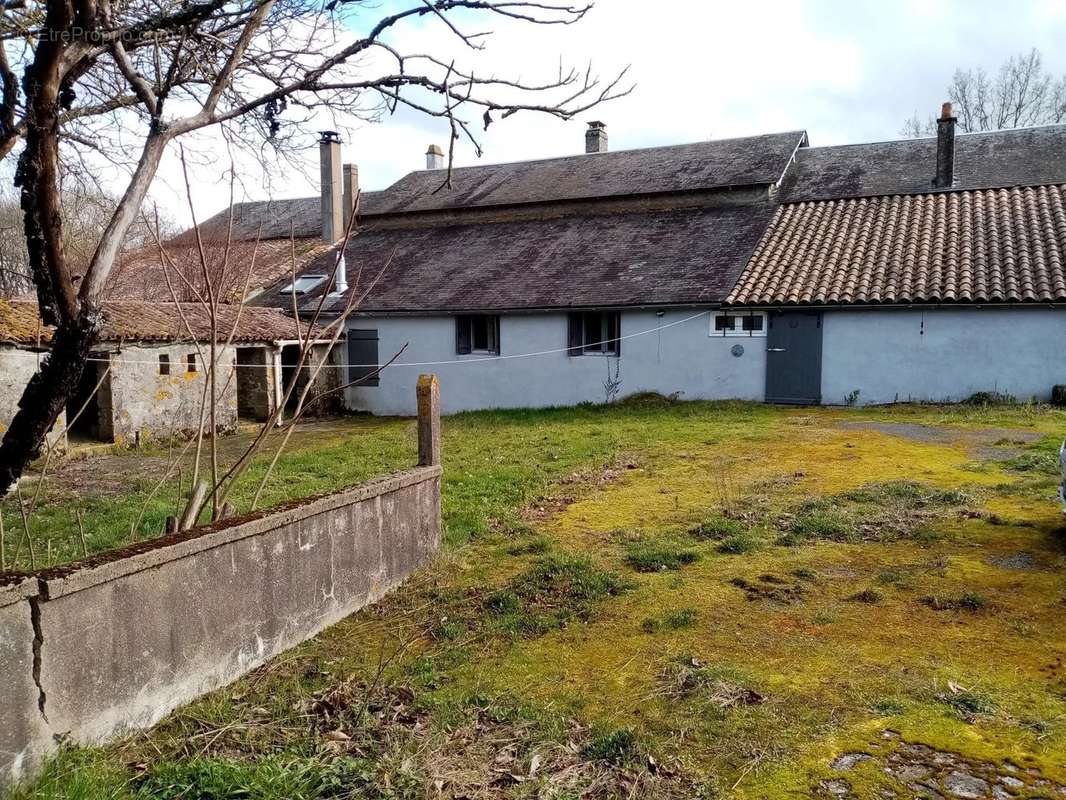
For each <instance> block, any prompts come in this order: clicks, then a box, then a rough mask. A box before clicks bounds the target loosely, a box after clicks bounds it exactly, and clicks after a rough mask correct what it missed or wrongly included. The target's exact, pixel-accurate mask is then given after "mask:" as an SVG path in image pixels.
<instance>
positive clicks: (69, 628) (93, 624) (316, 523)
mask: <svg viewBox="0 0 1066 800" xmlns="http://www.w3.org/2000/svg"><path fill="white" fill-rule="evenodd" d="M424 391H425V392H426V393H428V394H429V396H430V397H431V400H432V402H431V403H430V404H429V405H428V406H427V413H426V414H425V415H424V416H423V417H421V418H420V420H419V421H420V427H421V428H422V429H423V430H422V433H421V436H420V442H424V444H423V445H422V446H421V447H420V457H419V461H420V465H419V466H418V467H416V468H414V469H411V470H407V471H405V472H401V473H397V474H395V475H391V476H388V477H384V478H378V479H375V480H372V481H369V482H367V483H364V484H361V485H359V486H356V487H354V488H351V489H347V490H344V491H341V492H337V493H334V494H330V495H326V496H324V497H320V498H317V499H313V500H309V501H301V502H299V503H294V504H292V505H290V506H288V507H284V508H282V509H280V510H273V511H270V512H264V513H259V514H255V515H251V516H248V517H245V518H238V519H235V520H226V521H224V522H221V523H216V524H214V525H211V526H205V527H202V528H197V529H194V530H192V531H188V532H185V533H179V534H174V535H171V536H167V537H164V538H162V539H159V540H155V541H151V542H145V543H141V544H138V545H134V546H131V547H128V548H125V549H123V550H118V551H113V552H110V553H104V554H102V555H100V556H97V557H94V558H90V559H87V560H86V561H83V562H80V563H77V564H74V565H71V566H69V567H59V568H53V569H50V570H45V571H43V572H40V573H37V574H35V575H32V576H25V577H22V576H7V578H6V581H3V580H0V675H3V676H4V681H3V688H2V690H0V720H2V724H0V785H3V784H4V783H6V782H12V781H17V780H20V779H22V778H25V777H28V776H30V775H32V772H33V770H34V769H35V767H36V766H37V765H38V764H40V762H41V760H42V759H43V758H44V757H46V756H47V755H48V754H49V753H50V752H51V751H52V750H53V749H54V748H55V746H56V744H55V742H56V740H57V739H63V740H68V741H72V742H78V743H86V744H92V743H99V742H103V741H106V740H107V739H109V738H112V737H115V736H117V735H120V734H122V733H125V732H127V731H130V730H133V729H137V728H143V727H147V726H150V725H152V724H154V723H155V722H157V721H158V720H159V719H161V718H162V717H163V716H165V715H166V714H167V713H168V712H170V711H171V710H172V709H174V708H175V707H177V706H179V705H181V704H182V703H186V702H188V701H190V700H192V699H194V698H196V697H198V696H200V695H202V694H204V693H205V692H208V691H211V690H212V689H215V688H218V687H220V686H223V685H225V684H227V683H229V682H230V681H233V680H234V679H236V678H238V677H239V676H241V675H243V674H244V673H246V672H248V671H249V670H251V669H254V668H255V667H257V666H259V665H260V664H262V663H264V662H265V661H267V660H268V659H270V658H272V657H273V656H275V655H277V654H278V653H281V652H282V651H284V650H286V649H287V648H290V647H292V646H293V645H296V644H298V643H300V642H302V641H304V640H305V639H308V638H309V637H311V636H313V635H315V634H316V633H318V632H319V631H321V630H322V629H323V628H326V627H328V626H329V625H332V624H333V623H335V622H337V621H338V620H340V619H342V618H343V617H345V616H347V615H348V614H351V613H353V612H354V611H357V610H358V609H360V608H362V607H363V606H365V605H367V604H369V603H373V602H374V601H376V600H378V599H379V598H381V597H382V596H383V595H384V594H385V593H386V592H387V591H388V590H389V589H391V588H393V587H395V586H396V585H398V584H399V583H401V582H402V581H403V580H404V579H405V578H406V577H407V576H408V575H410V574H411V572H412V571H414V570H416V569H417V568H419V567H421V566H422V565H424V564H425V563H426V562H427V561H428V560H429V559H430V558H431V556H432V555H433V554H434V553H435V552H436V551H437V549H438V547H439V545H440V480H441V467H440V464H439V453H440V449H439V431H436V430H435V426H436V425H437V424H439V422H438V421H439V409H438V407H437V396H436V392H437V390H436V382H435V379H434V380H433V381H432V382H431V383H429V384H427V387H426V389H425V390H424Z"/></svg>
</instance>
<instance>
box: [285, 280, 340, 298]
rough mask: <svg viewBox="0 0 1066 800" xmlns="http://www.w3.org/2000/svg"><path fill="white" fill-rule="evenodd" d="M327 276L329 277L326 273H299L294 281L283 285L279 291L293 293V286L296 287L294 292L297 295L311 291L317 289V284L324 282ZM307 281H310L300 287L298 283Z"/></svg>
mask: <svg viewBox="0 0 1066 800" xmlns="http://www.w3.org/2000/svg"><path fill="white" fill-rule="evenodd" d="M327 277H329V276H328V275H301V276H300V277H299V278H297V279H296V281H295V282H293V283H290V284H287V285H286V286H285V288H284V289H282V290H281V293H282V294H292V293H293V288H292V287H293V286H295V287H296V294H298V295H300V294H307V293H308V292H313V291H314V290H315V289H317V288H318V287H319V286H321V285H322V284H323V283H324V282H325V280H326V278H327ZM307 281H310V283H309V284H308V285H307V286H306V287H305V288H300V284H301V283H302V282H307Z"/></svg>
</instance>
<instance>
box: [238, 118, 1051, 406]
mask: <svg viewBox="0 0 1066 800" xmlns="http://www.w3.org/2000/svg"><path fill="white" fill-rule="evenodd" d="M585 151H586V152H585V153H584V154H583V155H577V156H570V157H564V158H550V159H543V160H533V161H523V162H517V163H510V164H495V165H483V166H474V167H462V168H457V169H455V170H454V171H453V173H452V175H451V178H450V181H449V180H448V175H447V172H446V171H445V170H444V169H443V163H442V158H441V156H440V154H439V149H437V148H431V149H430V152H429V153H428V154H427V163H426V167H427V168H426V169H425V170H420V171H417V172H413V173H410V174H409V175H407V176H406V177H404V178H402V179H400V180H399V181H397V182H396V183H394V184H393V185H391V186H390V187H388V188H387V189H385V190H383V191H379V192H370V193H364V194H363V195H362V196H361V202H360V208H359V218H358V222H359V234H358V236H356V237H354V238H353V239H352V240H351V241H350V242H349V243H348V245H347V247H346V249H345V252H344V253H343V258H342V259H341V261H340V264H341V269H339V270H338V275H337V278H336V280H335V281H331V278H330V276H331V274H332V272H333V269H334V265H335V264H336V263H337V253H336V249H335V248H334V249H332V250H326V251H322V252H316V253H314V254H312V255H311V256H310V257H308V258H307V259H305V260H304V261H303V262H302V263H301V265H300V269H299V278H298V280H297V281H296V282H295V285H294V284H293V281H292V280H291V279H290V278H288V277H285V278H281V279H280V280H279V281H278V282H277V283H276V284H275V285H274V286H273V287H271V288H268V289H266V290H265V291H264V292H262V293H261V294H260V295H259V296H258V297H257V298H256V299H255V301H254V302H255V303H257V304H260V305H264V306H269V305H274V306H278V307H284V306H286V305H288V304H291V301H292V295H293V293H294V292H295V293H296V294H297V297H298V302H299V304H300V305H301V307H303V308H312V307H315V306H317V305H318V304H319V302H320V301H322V302H324V307H325V308H326V309H327V310H328V311H332V312H339V311H340V309H342V308H343V307H344V304H345V302H346V301H347V298H348V297H350V296H351V295H352V293H355V294H356V295H357V296H358V297H360V298H361V301H360V303H359V307H358V310H357V313H356V314H355V315H353V316H352V317H351V318H350V319H349V320H348V321H347V334H348V340H347V347H346V361H347V364H346V372H347V378H348V379H349V380H353V379H354V380H359V381H360V383H358V384H357V385H354V386H351V387H349V388H348V389H347V390H346V391H345V404H346V405H347V407H348V408H350V409H356V410H365V411H370V412H374V413H384V414H395V413H399V414H410V413H412V412H413V410H414V409H413V406H412V400H411V398H412V397H413V394H412V390H413V386H414V382H415V380H416V378H417V375H418V373H419V371H424V370H426V369H432V370H433V371H434V372H436V373H437V374H438V375H439V377H440V381H441V385H442V396H443V402H444V407H445V409H446V410H447V411H452V412H454V411H460V410H464V409H476V408H490V407H514V406H552V405H569V404H574V403H579V402H584V401H592V402H602V401H604V400H607V399H612V398H613V397H617V396H625V395H627V394H631V393H635V392H645V391H654V392H660V393H662V394H667V395H677V396H680V397H682V398H686V399H696V398H706V399H727V398H739V399H749V400H759V401H771V402H785V403H804V404H813V403H883V402H893V401H904V400H925V401H957V400H961V399H964V398H966V397H968V396H969V395H972V394H974V393H976V392H992V391H996V392H1001V393H1004V394H1011V395H1014V396H1016V397H1018V398H1022V399H1027V398H1030V397H1035V398H1038V399H1046V398H1048V397H1049V395H1050V392H1051V389H1052V386H1053V385H1055V384H1059V383H1066V350H1064V349H1063V348H1062V347H1061V345H1060V343H1061V342H1062V341H1063V339H1064V336H1066V315H1064V314H1063V309H1064V308H1066V207H1064V197H1066V126H1062V125H1058V126H1048V127H1041V128H1033V129H1020V130H1013V131H997V132H990V133H978V134H964V135H959V136H956V135H955V120H954V118H953V117H952V116H951V114H950V109H945V113H944V116H943V119H942V120H941V123H940V125H939V133H938V135H937V136H936V137H931V138H926V139H912V140H904V141H891V142H881V143H872V144H859V145H848V146H838V147H812V146H810V144H809V142H808V138H807V135H806V134H805V133H804V132H803V131H794V132H788V133H779V134H769V135H763V136H753V137H744V138H737V139H726V140H717V141H708V142H700V143H695V144H686V145H677V146H670V147H653V148H646V149H640V150H629V151H620V152H611V151H609V150H608V147H607V135H606V129H605V127H604V126H603V124H602V123H598V122H595V123H590V125H589V128H588V131H587V132H586V147H585ZM320 154H321V163H322V176H323V185H322V193H321V196H320V197H319V198H317V199H316V198H305V199H301V200H297V201H290V203H291V205H292V207H293V208H299V213H298V214H294V215H293V217H292V218H290V221H289V223H290V224H292V226H293V228H295V229H296V230H298V231H301V232H302V233H303V234H304V235H307V236H311V235H314V234H315V232H316V230H317V231H318V232H319V233H320V235H321V236H322V237H323V240H324V242H325V243H329V242H334V241H336V240H337V239H339V238H340V230H341V228H342V223H341V221H342V220H343V219H344V218H345V215H346V214H350V213H351V212H352V209H353V202H352V198H353V197H355V196H357V192H356V189H357V187H358V172H357V170H355V169H354V167H352V166H350V165H346V166H343V167H342V165H341V156H340V144H339V142H337V140H336V137H335V136H332V135H326V136H324V138H323V140H322V142H321V144H320ZM316 200H317V207H318V212H319V213H318V216H317V218H316V216H315V214H314V209H315V206H316ZM264 208H265V207H264ZM269 213H270V212H268V211H266V210H264V211H262V212H260V211H259V210H258V209H257V208H256V206H255V204H246V206H245V207H244V208H243V209H242V217H243V218H244V219H245V224H246V225H247V226H248V227H249V228H250V227H253V226H254V223H253V222H252V221H253V220H255V219H256V218H257V216H260V214H263V215H265V214H269ZM324 294H326V295H327V296H326V297H325V299H324V301H323V300H322V296H323V295H324ZM401 350H402V351H403V352H402V354H401V355H400V356H399V357H398V358H397V359H396V361H395V363H393V364H391V365H390V366H388V367H387V368H385V369H384V370H383V371H382V372H381V373H380V375H378V374H376V373H375V371H374V365H379V364H383V363H385V362H386V361H388V360H389V359H390V358H391V357H393V356H394V355H395V354H396V353H399V352H400V351H401Z"/></svg>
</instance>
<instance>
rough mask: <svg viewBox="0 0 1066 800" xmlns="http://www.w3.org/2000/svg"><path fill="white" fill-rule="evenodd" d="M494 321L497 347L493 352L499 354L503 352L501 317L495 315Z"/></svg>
mask: <svg viewBox="0 0 1066 800" xmlns="http://www.w3.org/2000/svg"><path fill="white" fill-rule="evenodd" d="M492 322H493V325H494V326H495V328H496V349H494V350H493V351H492V352H494V353H495V354H496V355H499V354H500V353H502V352H503V350H502V349H501V347H500V318H499V317H498V316H496V317H493V318H492Z"/></svg>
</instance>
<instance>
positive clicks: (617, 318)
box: [609, 311, 622, 356]
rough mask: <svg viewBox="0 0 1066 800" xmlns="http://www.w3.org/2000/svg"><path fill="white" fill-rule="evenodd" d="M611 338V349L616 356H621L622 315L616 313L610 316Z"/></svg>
mask: <svg viewBox="0 0 1066 800" xmlns="http://www.w3.org/2000/svg"><path fill="white" fill-rule="evenodd" d="M609 327H610V329H611V338H612V339H614V341H613V342H611V345H612V349H613V350H614V352H615V354H616V355H619V356H620V355H622V314H621V313H620V312H618V311H616V312H614V313H613V314H611V324H610V326H609Z"/></svg>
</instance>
